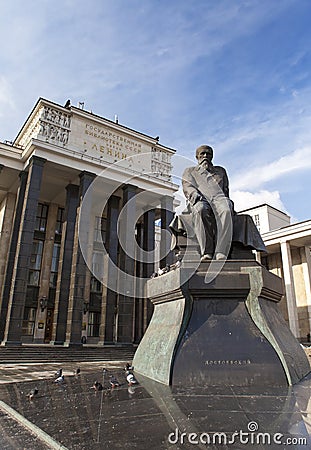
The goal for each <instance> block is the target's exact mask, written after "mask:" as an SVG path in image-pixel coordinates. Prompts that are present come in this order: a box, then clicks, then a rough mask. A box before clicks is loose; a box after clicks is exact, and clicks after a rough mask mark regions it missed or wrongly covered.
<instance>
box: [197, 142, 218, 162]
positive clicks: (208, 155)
mask: <svg viewBox="0 0 311 450" xmlns="http://www.w3.org/2000/svg"><path fill="white" fill-rule="evenodd" d="M213 155H214V151H213V149H212V147H210V146H209V145H200V147H198V148H197V149H196V151H195V156H196V158H197V160H198V163H199V164H201V163H202V162H203V161H206V160H207V161H208V162H209V163H210V162H211V161H212V159H213Z"/></svg>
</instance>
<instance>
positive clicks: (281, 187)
mask: <svg viewBox="0 0 311 450" xmlns="http://www.w3.org/2000/svg"><path fill="white" fill-rule="evenodd" d="M0 16H1V28H0V39H1V47H0V140H1V141H4V140H6V139H7V140H13V139H14V137H15V136H16V135H17V133H18V131H19V129H20V127H21V125H22V124H23V122H24V120H25V118H26V117H27V116H28V114H29V112H30V111H31V109H32V107H33V105H34V104H35V102H36V101H37V99H38V98H39V97H45V98H47V99H49V100H52V101H54V102H57V103H60V104H64V103H65V101H66V100H67V99H68V98H70V99H71V102H72V104H75V105H77V104H78V102H79V101H84V102H85V109H87V110H92V111H93V112H94V113H95V114H98V115H101V116H103V117H106V118H108V119H113V118H114V116H115V114H117V115H118V117H119V122H120V123H121V124H123V125H126V126H128V127H131V128H134V129H136V130H138V131H141V132H144V133H147V134H150V135H151V136H157V135H159V136H160V142H161V143H162V144H164V145H167V146H169V147H173V148H176V149H177V151H178V155H181V156H184V157H187V158H190V159H194V151H195V148H196V147H197V146H198V145H200V144H203V143H207V144H210V145H212V146H213V147H214V151H215V157H214V163H215V164H220V165H223V166H224V167H226V169H227V171H228V174H229V178H230V185H231V197H232V198H233V200H234V201H235V205H236V209H238V210H241V209H245V208H248V207H251V206H254V205H256V204H261V203H269V204H271V205H272V206H275V207H277V208H280V209H282V210H284V211H285V212H287V213H289V214H290V215H291V216H292V217H293V220H294V221H297V220H298V221H301V220H306V219H310V218H311V210H310V198H309V197H310V176H311V126H310V125H311V120H310V119H311V81H310V80H311V73H310V72H311V27H310V19H311V2H310V1H309V0H258V1H257V0H245V1H243V0H236V1H235V0H217V1H216V0H193V1H190V0H171V1H168V0H166V1H162V0H111V1H110V0H109V1H108V0H88V1H87V2H86V1H84V0H62V1H60V0H54V1H53V2H51V1H46V0H36V1H35V0H27V1H25V0H10V1H5V0H0Z"/></svg>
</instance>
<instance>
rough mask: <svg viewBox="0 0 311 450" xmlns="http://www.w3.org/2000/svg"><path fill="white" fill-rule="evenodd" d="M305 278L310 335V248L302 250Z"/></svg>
mask: <svg viewBox="0 0 311 450" xmlns="http://www.w3.org/2000/svg"><path fill="white" fill-rule="evenodd" d="M300 255H301V261H302V271H303V278H304V282H305V290H306V300H307V308H308V318H309V333H311V253H310V248H309V247H306V246H304V247H302V248H301V249H300Z"/></svg>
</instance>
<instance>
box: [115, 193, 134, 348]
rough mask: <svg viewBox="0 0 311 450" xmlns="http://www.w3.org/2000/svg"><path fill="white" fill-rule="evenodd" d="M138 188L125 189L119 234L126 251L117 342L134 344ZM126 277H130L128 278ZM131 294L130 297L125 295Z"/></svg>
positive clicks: (122, 250)
mask: <svg viewBox="0 0 311 450" xmlns="http://www.w3.org/2000/svg"><path fill="white" fill-rule="evenodd" d="M135 195H136V187H135V186H132V185H126V186H124V187H123V207H125V208H126V213H125V214H124V215H123V217H122V220H121V221H120V227H119V230H120V231H119V232H120V233H121V235H122V236H123V237H124V236H125V240H126V249H125V250H124V249H123V248H122V247H121V246H120V260H119V261H120V264H119V267H120V274H119V280H118V282H119V292H120V293H119V301H118V316H117V341H118V342H124V343H132V342H133V339H134V295H133V293H134V289H135V285H134V280H133V277H134V275H135V260H134V258H133V255H134V251H135V249H134V241H135V235H134V226H135V216H136V201H135ZM126 275H130V277H127V276H126ZM125 292H129V295H125Z"/></svg>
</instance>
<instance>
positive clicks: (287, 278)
mask: <svg viewBox="0 0 311 450" xmlns="http://www.w3.org/2000/svg"><path fill="white" fill-rule="evenodd" d="M281 255H282V263H283V275H284V283H285V292H286V302H287V310H288V320H289V327H290V329H291V331H292V333H293V335H294V336H295V337H296V338H299V337H300V331H299V321H298V313H297V302H296V294H295V285H294V275H293V263H292V255H291V251H290V243H289V242H287V241H283V242H281Z"/></svg>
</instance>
